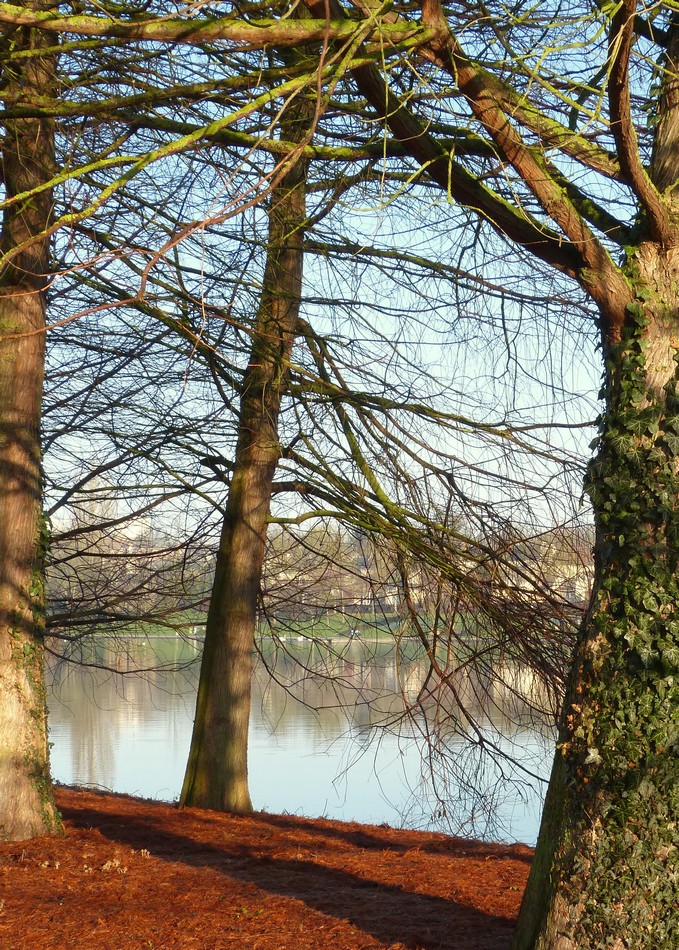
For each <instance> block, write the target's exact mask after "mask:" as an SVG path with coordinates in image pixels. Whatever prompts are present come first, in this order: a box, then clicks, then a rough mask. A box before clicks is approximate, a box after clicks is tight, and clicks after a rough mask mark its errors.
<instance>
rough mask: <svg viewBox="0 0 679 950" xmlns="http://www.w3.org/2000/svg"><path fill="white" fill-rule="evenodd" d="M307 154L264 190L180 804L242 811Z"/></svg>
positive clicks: (287, 122)
mask: <svg viewBox="0 0 679 950" xmlns="http://www.w3.org/2000/svg"><path fill="white" fill-rule="evenodd" d="M312 117H313V102H309V101H308V100H306V101H305V100H303V99H301V98H298V99H295V100H293V101H292V102H291V103H290V104H289V105H288V106H287V108H286V111H285V113H284V115H283V117H282V119H281V135H282V137H283V138H284V139H285V140H287V141H290V142H299V143H303V142H305V140H306V139H307V138H308V137H309V135H310V127H311V121H312ZM306 174H307V161H306V159H304V158H303V157H302V153H301V150H300V154H294V153H293V154H292V155H291V156H290V158H289V167H288V168H287V169H286V171H285V174H284V175H283V176H282V178H281V179H280V182H279V183H278V184H277V186H276V187H275V188H274V189H273V192H272V195H271V208H270V211H269V245H268V250H267V260H266V268H265V272H264V285H263V288H262V294H261V298H260V304H259V310H258V313H257V318H256V321H255V325H254V328H253V333H252V349H251V353H250V359H249V363H248V367H247V370H246V373H245V377H244V380H243V389H242V394H241V405H240V414H239V421H238V441H237V447H236V457H235V466H234V472H233V476H232V480H231V484H230V487H229V494H228V499H227V505H226V514H225V517H224V523H223V527H222V534H221V540H220V545H219V552H218V554H217V565H216V570H215V578H214V584H213V588H212V597H211V600H210V607H209V611H208V617H207V626H206V631H205V645H204V652H203V660H202V665H201V673H200V681H199V686H198V698H197V703H196V717H195V721H194V727H193V735H192V739H191V748H190V751H189V759H188V765H187V769H186V775H185V777H184V784H183V788H182V793H181V799H180V801H181V804H183V805H193V806H197V807H201V808H215V809H219V810H223V811H231V812H238V813H245V812H249V811H251V810H252V804H251V801H250V794H249V789H248V767H247V749H248V727H249V717H250V691H251V679H252V654H253V650H254V638H255V630H256V624H257V601H258V597H259V590H260V579H261V574H262V565H263V561H264V549H265V543H266V533H267V527H268V519H269V510H270V501H271V490H272V484H273V479H274V475H275V472H276V466H277V464H278V459H279V457H280V445H279V441H278V419H279V414H280V407H281V399H282V397H283V395H284V393H285V391H286V388H287V381H288V375H289V365H290V357H291V353H292V347H293V345H294V341H295V336H296V334H297V331H298V318H299V305H300V296H301V287H302V258H303V251H302V242H303V228H304V222H305V217H306V210H305V205H306V202H305V189H306Z"/></svg>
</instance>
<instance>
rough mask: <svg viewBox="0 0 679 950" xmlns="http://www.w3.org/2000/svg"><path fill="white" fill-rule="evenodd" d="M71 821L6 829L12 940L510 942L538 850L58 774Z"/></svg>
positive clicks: (115, 949)
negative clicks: (114, 788)
mask: <svg viewBox="0 0 679 950" xmlns="http://www.w3.org/2000/svg"><path fill="white" fill-rule="evenodd" d="M57 800H58V803H59V807H60V808H61V811H62V814H63V816H64V820H65V828H66V836H65V837H63V838H60V837H51V838H37V839H34V840H32V841H26V842H13V843H3V844H0V906H1V910H0V947H12V948H16V947H19V948H21V947H26V948H29V947H30V948H32V950H49V948H59V950H62V948H65V947H68V948H71V947H78V948H96V950H109V948H110V950H127V948H149V950H151V948H152V950H165V948H175V947H187V948H196V950H218V948H219V950H221V948H233V950H241V948H243V950H387V948H389V950H406V948H408V950H444V948H445V950H453V948H454V950H503V948H507V947H508V946H509V942H510V938H511V933H512V930H513V927H514V920H515V918H516V914H517V911H518V907H519V903H520V900H521V894H522V891H523V888H524V885H525V882H526V877H527V875H528V868H529V865H530V861H531V858H532V850H531V849H530V848H528V847H526V846H524V845H512V846H506V845H493V844H481V843H479V842H477V841H470V840H466V839H462V838H451V837H448V836H446V835H441V834H429V833H424V832H416V831H396V830H394V829H392V828H387V827H383V826H380V827H376V826H372V825H359V824H355V823H344V822H339V821H327V820H325V819H317V820H315V819H309V818H298V817H295V816H292V815H269V814H263V813H262V814H253V815H250V816H248V817H236V816H233V815H225V814H221V813H218V812H207V811H198V810H194V809H184V810H179V809H177V808H176V807H174V806H172V805H166V804H162V803H159V802H148V801H141V800H139V799H135V798H130V797H128V796H124V795H104V794H99V793H94V792H86V791H80V790H76V789H69V788H58V789H57Z"/></svg>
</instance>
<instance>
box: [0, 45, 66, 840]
mask: <svg viewBox="0 0 679 950" xmlns="http://www.w3.org/2000/svg"><path fill="white" fill-rule="evenodd" d="M22 42H23V43H24V44H25V48H28V49H37V48H40V47H44V46H46V45H47V38H46V37H45V36H42V35H39V34H36V33H35V32H30V31H26V33H25V35H24V36H23V37H22ZM22 63H23V65H19V66H13V67H11V68H9V67H6V68H5V75H4V83H5V86H4V98H5V102H6V103H7V104H11V105H17V104H20V103H26V102H29V103H30V102H32V101H33V100H34V99H35V98H36V97H37V96H38V95H40V94H42V93H43V92H44V91H45V90H49V89H51V88H52V87H53V84H54V70H55V60H54V57H53V56H46V57H35V58H29V59H25V60H23V61H22ZM53 152H54V142H53V133H52V128H51V124H50V122H48V121H46V120H33V119H18V120H14V121H12V122H8V123H7V124H6V131H5V138H4V141H3V144H2V160H3V166H2V167H3V180H4V185H5V195H6V201H7V202H8V204H7V205H6V207H5V211H4V216H3V221H2V232H1V234H0V250H1V251H2V257H1V258H0V837H2V838H7V839H20V838H27V837H31V836H33V835H36V834H45V833H46V832H50V831H54V830H56V829H57V828H58V827H59V821H58V816H57V813H56V809H55V806H54V801H53V797H52V789H51V785H50V778H49V763H48V754H47V731H46V709H45V692H44V679H43V624H42V617H43V606H44V605H43V598H44V555H45V544H46V540H47V539H46V532H45V531H44V530H43V527H42V521H41V467H40V409H41V406H40V403H41V398H42V382H43V371H44V370H43V367H44V346H45V334H44V326H45V290H46V286H47V282H48V272H49V240H48V239H47V238H46V237H45V236H44V232H45V230H46V228H47V226H48V224H49V221H50V216H51V211H52V196H51V194H50V192H49V191H43V192H42V193H40V194H38V195H30V194H29V196H28V197H26V198H18V199H17V200H15V201H14V202H13V203H9V202H11V199H13V198H14V196H17V195H21V194H22V193H25V192H29V193H30V191H31V190H32V189H33V188H35V187H36V186H39V185H41V184H42V183H43V182H44V181H49V180H50V179H51V177H52V175H53V173H54V168H53V165H54V154H53Z"/></svg>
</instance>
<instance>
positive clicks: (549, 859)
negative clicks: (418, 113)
mask: <svg viewBox="0 0 679 950" xmlns="http://www.w3.org/2000/svg"><path fill="white" fill-rule="evenodd" d="M364 9H365V7H364ZM546 12H547V11H546V10H545V9H544V7H541V9H540V17H539V18H536V19H534V20H533V19H532V18H531V17H530V16H529V17H528V18H525V17H523V16H522V15H521V11H512V13H511V14H508V13H507V12H506V10H505V9H504V8H503V9H502V10H500V9H498V12H497V15H495V16H494V15H492V13H489V15H488V16H487V17H485V18H484V19H482V20H480V21H476V22H475V23H474V22H471V21H470V22H469V23H467V24H465V25H466V27H467V29H466V30H465V31H463V30H462V25H463V23H462V21H463V19H464V14H462V13H461V14H460V15H459V16H458V15H457V12H456V13H454V14H453V16H452V17H451V19H450V20H446V19H445V18H444V16H443V14H442V11H441V8H440V7H439V6H438V5H437V4H436V3H434V4H426V5H425V6H424V8H423V16H424V19H425V22H426V23H427V25H428V26H429V27H430V28H432V29H434V30H435V31H436V32H437V34H438V39H437V40H436V41H434V43H430V44H429V45H428V47H427V49H428V52H429V54H430V58H431V60H432V61H433V62H434V63H435V64H436V65H437V66H438V67H439V68H440V69H441V70H443V71H444V72H445V73H447V74H448V75H449V76H450V77H451V78H452V79H453V81H454V83H455V90H454V92H453V95H454V96H457V97H459V99H458V103H459V106H458V114H460V118H462V117H463V115H464V114H465V113H466V116H467V119H468V122H469V124H470V126H471V128H472V129H473V130H474V132H475V133H476V134H479V135H480V136H481V137H482V139H483V140H484V142H485V143H486V144H490V145H491V146H492V148H493V150H494V152H495V156H496V158H495V160H494V162H492V163H491V166H490V168H487V169H486V174H485V175H484V177H483V181H482V180H481V177H480V176H478V175H471V174H470V173H469V171H468V170H467V169H466V168H464V167H463V166H462V165H461V164H458V163H457V162H456V161H455V159H450V160H449V161H448V162H446V157H445V155H444V154H443V152H442V150H441V149H440V147H439V146H437V143H436V142H435V140H433V139H432V137H431V136H430V135H428V134H427V131H426V128H425V126H424V124H422V123H421V122H418V120H417V118H413V112H412V111H411V110H410V109H409V108H408V107H407V106H406V105H405V104H404V103H403V101H402V100H400V99H398V98H396V97H393V96H392V94H390V93H389V91H388V90H387V89H386V87H385V86H384V84H383V83H380V82H379V80H378V79H376V77H375V75H374V72H373V73H371V74H370V75H367V76H366V75H364V76H363V77H361V76H360V75H359V77H358V79H359V82H361V83H362V88H363V89H364V91H365V94H366V95H367V97H368V98H369V99H370V101H371V102H372V103H373V105H374V106H375V108H377V109H378V110H379V111H380V114H381V115H382V116H383V117H384V121H385V122H386V123H387V124H388V125H389V127H390V128H391V129H392V130H393V131H394V133H395V134H396V135H398V136H399V137H400V138H401V140H402V141H403V142H404V144H406V146H407V147H409V148H410V150H411V152H412V153H413V154H414V155H415V156H416V157H417V158H418V160H420V161H423V162H425V161H426V162H427V163H428V164H427V170H428V173H429V174H430V175H431V176H432V177H435V178H436V179H437V180H438V181H440V183H441V184H442V185H443V186H444V187H446V189H447V190H448V191H449V193H450V194H451V196H452V197H453V198H454V199H456V200H458V201H461V202H463V203H464V204H466V205H468V206H470V207H473V208H475V209H478V211H480V213H481V214H482V215H483V216H484V217H485V218H486V220H488V221H489V222H490V223H491V224H492V225H494V226H495V227H496V228H497V229H498V230H500V231H501V232H503V233H504V234H505V235H506V236H507V237H509V238H511V239H512V240H513V241H514V242H516V243H517V244H519V245H520V246H522V247H524V248H526V249H528V250H529V251H530V252H531V253H532V254H534V255H536V256H537V257H538V258H540V259H541V260H543V261H544V262H545V263H546V264H548V265H550V266H551V267H554V268H556V269H557V270H559V271H561V272H562V273H565V274H566V275H568V276H569V277H571V278H573V279H575V280H576V281H578V283H579V284H580V286H581V288H582V289H583V290H584V291H585V292H586V293H587V294H588V295H589V296H590V298H591V299H592V301H593V302H594V303H595V304H596V316H595V317H594V319H595V320H596V322H597V326H598V327H599V329H600V332H601V346H602V351H603V357H604V389H603V395H604V399H605V412H604V413H603V415H602V418H601V424H600V436H599V442H598V450H597V455H596V458H595V459H594V461H593V463H592V465H591V466H590V470H589V474H588V478H587V488H588V492H589V494H590V497H591V499H592V503H593V507H594V512H595V517H596V528H597V538H596V544H595V568H596V577H595V589H594V594H593V597H592V600H591V602H590V606H589V610H588V611H587V614H586V617H585V620H584V622H583V624H582V627H581V631H580V637H579V643H578V648H577V651H576V655H575V659H574V663H573V668H572V671H571V677H570V685H569V688H568V693H567V697H566V702H565V705H564V714H563V723H562V728H561V737H560V742H559V744H558V748H557V752H556V758H555V765H554V770H553V775H552V779H551V783H550V789H549V793H548V796H547V801H546V805H545V815H544V819H543V825H542V829H541V834H540V840H539V843H538V849H537V854H536V859H535V862H534V865H533V868H532V872H531V878H530V881H529V885H528V888H527V891H526V896H525V898H524V904H523V908H522V912H521V918H520V921H519V929H518V933H517V937H516V942H515V946H516V947H545V948H546V947H552V948H553V947H557V946H558V947H563V948H566V947H571V946H572V947H575V946H577V947H579V948H584V947H594V946H602V945H603V944H604V943H606V944H611V945H616V946H620V947H622V946H626V945H627V946H629V945H631V944H630V943H629V941H630V940H633V943H634V946H639V947H641V946H644V947H651V946H654V947H655V946H662V947H670V946H674V945H676V942H677V939H678V935H679V915H677V910H676V908H677V892H678V886H677V878H676V874H675V873H674V871H673V855H674V854H675V852H676V847H677V837H676V834H677V833H676V828H677V817H678V810H679V782H678V781H677V779H678V777H679V776H678V774H677V769H678V766H677V758H676V746H675V744H676V738H677V735H678V734H679V733H678V729H677V727H678V724H679V721H678V718H677V717H678V715H679V713H678V710H679V702H678V700H679V692H678V690H679V686H677V680H676V672H677V663H678V661H679V645H678V643H677V632H678V631H679V627H678V626H677V621H676V619H675V612H676V600H677V582H676V564H677V554H678V549H677V544H678V540H679V535H678V534H677V528H678V527H679V508H678V505H677V497H678V495H677V487H678V485H677V464H676V453H677V448H679V446H678V444H677V440H676V433H675V426H676V418H677V416H676V407H677V395H676V386H677V370H676V365H677V354H678V352H679V350H678V343H679V341H678V340H677V308H678V304H679V300H678V299H677V286H678V284H677V264H678V261H679V255H678V253H677V252H678V243H677V242H678V237H679V232H678V231H677V210H678V209H677V207H676V194H677V188H676V181H677V174H676V165H675V164H674V162H673V159H672V158H671V156H672V155H675V154H676V148H677V129H678V128H679V127H678V126H677V122H676V117H677V107H678V105H679V100H677V94H676V88H677V87H676V69H677V49H678V48H679V47H678V45H677V44H678V43H679V23H678V22H677V19H676V15H675V14H674V12H673V11H672V10H671V8H663V7H660V8H658V9H657V11H654V12H657V15H656V16H654V17H653V19H646V18H644V16H642V15H641V14H638V13H637V9H636V5H635V4H634V3H620V4H618V5H616V6H615V7H613V8H610V9H609V8H605V9H604V8H601V9H599V8H597V7H593V8H591V9H589V8H587V7H583V8H582V9H579V10H577V11H576V13H575V14H574V18H573V19H572V20H570V19H569V17H568V16H566V18H565V20H562V19H560V18H559V19H558V26H557V25H555V26H554V28H552V29H550V28H548V29H547V30H544V27H543V24H544V22H545V21H544V20H543V19H542V17H543V16H545V14H546ZM576 18H577V23H578V27H577V31H578V44H580V43H582V29H583V23H584V24H586V26H587V32H586V41H585V44H584V46H585V49H586V50H587V59H586V61H585V60H583V61H582V62H580V61H579V60H578V58H577V57H575V60H576V62H575V63H574V64H573V65H572V66H571V67H570V68H569V64H568V59H567V51H568V48H569V42H570V39H569V29H570V28H571V26H574V24H575V22H576ZM604 37H605V38H606V39H605V40H604ZM462 40H464V45H463V42H462ZM493 44H498V45H499V48H501V49H502V50H503V51H504V56H503V57H502V58H501V68H498V67H497V65H496V62H497V61H494V57H493V52H492V51H493ZM658 50H659V51H660V58H659V61H658V63H657V65H656V66H655V67H654V68H649V67H648V66H647V64H648V63H649V61H650V60H652V58H653V54H654V53H655V52H657V51H658ZM472 51H473V52H472ZM595 58H596V59H597V60H598V69H597V71H596V72H594V73H593V65H592V64H593V62H594V61H595ZM583 75H584V78H583ZM589 77H593V78H591V79H590V78H589ZM439 89H440V87H439ZM444 95H445V94H444V93H443V92H442V91H439V96H440V97H441V98H443V97H444ZM591 99H593V100H594V105H593V106H590V105H589V101H590V100H591ZM647 119H650V122H649V123H648V125H649V126H650V132H649V131H647V130H646V126H647V122H646V120H647ZM574 163H578V165H579V166H580V167H583V168H584V169H585V170H586V173H585V174H583V175H579V176H578V175H577V173H576V172H575V171H574V168H575V165H574ZM444 178H445V180H444ZM598 179H600V180H603V183H604V184H603V186H602V185H601V184H599V182H598ZM505 181H507V182H508V183H509V186H510V189H511V190H507V189H506V188H505V187H504V182H505ZM491 182H493V184H494V185H495V190H493V189H492V188H491V187H490V183H491ZM611 191H614V193H617V194H619V195H620V200H619V202H618V203H617V206H616V204H615V203H613V204H611V203H608V207H603V206H602V204H601V203H600V201H599V200H597V197H598V195H600V194H604V195H605V194H607V193H610V192H611ZM515 195H517V196H518V195H521V200H520V202H519V201H517V200H516V198H515ZM612 210H616V211H618V212H619V213H620V214H621V216H623V215H626V211H627V212H628V213H629V212H631V221H629V222H627V221H625V220H624V217H623V220H619V219H618V218H617V217H615V216H614V215H613V214H612V213H611V211H612ZM616 247H617V248H618V254H620V250H621V251H622V254H621V255H620V257H619V259H618V260H616V258H615V257H614V256H613V255H614V254H615V253H616ZM632 935H633V936H632Z"/></svg>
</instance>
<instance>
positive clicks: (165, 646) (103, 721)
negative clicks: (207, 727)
mask: <svg viewBox="0 0 679 950" xmlns="http://www.w3.org/2000/svg"><path fill="white" fill-rule="evenodd" d="M198 658H199V653H198V652H197V650H196V647H195V645H192V644H191V643H187V642H184V641H182V640H181V639H179V638H176V639H175V638H173V637H166V638H162V639H161V638H157V639H154V640H150V641H142V640H129V641H123V640H121V639H120V638H109V637H96V638H87V639H86V640H82V641H80V642H77V643H71V644H69V652H68V654H66V655H65V656H62V657H59V658H57V657H55V656H53V655H48V659H47V670H46V679H47V687H48V696H49V711H50V716H49V719H50V728H51V731H52V733H57V732H61V733H64V734H66V735H68V737H69V742H70V759H71V772H72V775H73V776H75V780H76V781H80V782H83V783H86V784H94V783H96V784H98V785H102V786H104V787H105V788H112V787H113V785H114V775H115V758H116V754H117V753H118V751H119V750H120V749H121V747H122V741H121V735H122V734H123V732H124V731H127V732H130V731H132V730H133V729H134V727H135V726H139V725H141V724H143V723H144V721H145V720H147V719H148V717H149V716H152V715H153V716H158V717H162V718H163V720H164V722H165V723H166V727H167V733H168V740H171V738H172V736H173V735H176V733H177V731H178V719H180V718H186V717H187V716H189V715H191V712H192V710H193V706H194V704H195V689H196V685H195V684H196V681H197V675H198V666H197V662H196V661H197V659H198Z"/></svg>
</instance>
